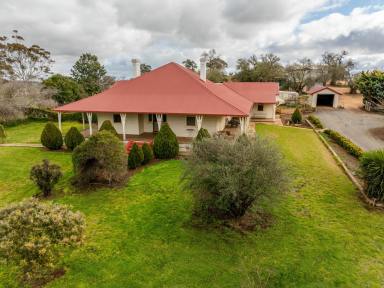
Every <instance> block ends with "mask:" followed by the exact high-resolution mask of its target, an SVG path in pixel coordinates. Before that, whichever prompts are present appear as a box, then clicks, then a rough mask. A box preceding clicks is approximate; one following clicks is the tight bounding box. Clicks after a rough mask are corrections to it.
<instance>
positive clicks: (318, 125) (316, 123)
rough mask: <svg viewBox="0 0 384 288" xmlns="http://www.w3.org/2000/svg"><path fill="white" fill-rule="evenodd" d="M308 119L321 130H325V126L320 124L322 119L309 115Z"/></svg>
mask: <svg viewBox="0 0 384 288" xmlns="http://www.w3.org/2000/svg"><path fill="white" fill-rule="evenodd" d="M307 119H308V121H309V122H311V123H312V124H313V125H315V127H316V128H319V129H323V128H324V126H323V124H322V123H321V122H320V119H319V118H317V117H316V116H313V115H309V116H308V118H307Z"/></svg>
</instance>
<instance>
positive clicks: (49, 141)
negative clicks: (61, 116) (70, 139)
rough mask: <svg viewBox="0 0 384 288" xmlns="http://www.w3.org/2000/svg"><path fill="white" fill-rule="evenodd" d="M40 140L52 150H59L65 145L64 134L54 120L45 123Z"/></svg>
mask: <svg viewBox="0 0 384 288" xmlns="http://www.w3.org/2000/svg"><path fill="white" fill-rule="evenodd" d="M40 140H41V144H43V146H44V147H46V148H48V149H50V150H59V149H60V148H61V147H62V146H63V135H62V134H61V132H60V130H59V128H57V127H56V125H55V124H53V123H52V122H48V123H47V124H46V125H45V127H44V130H43V132H42V133H41V137H40Z"/></svg>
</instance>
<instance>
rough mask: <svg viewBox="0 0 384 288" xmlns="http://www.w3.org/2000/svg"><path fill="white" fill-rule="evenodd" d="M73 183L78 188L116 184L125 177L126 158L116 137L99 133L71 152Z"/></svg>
mask: <svg viewBox="0 0 384 288" xmlns="http://www.w3.org/2000/svg"><path fill="white" fill-rule="evenodd" d="M72 163H73V170H74V174H75V176H74V180H75V181H74V182H75V183H76V184H78V185H80V186H88V185H90V184H92V183H101V184H109V185H111V184H117V183H121V182H122V181H123V180H124V179H125V176H126V169H127V156H126V154H125V152H124V149H123V147H122V145H121V143H120V141H119V139H117V137H116V136H114V135H113V134H112V133H111V132H109V131H99V132H98V133H97V134H96V135H93V136H91V137H89V139H88V141H84V142H83V143H81V144H80V145H79V146H77V147H76V148H75V150H73V153H72Z"/></svg>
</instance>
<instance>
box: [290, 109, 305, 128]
mask: <svg viewBox="0 0 384 288" xmlns="http://www.w3.org/2000/svg"><path fill="white" fill-rule="evenodd" d="M302 120H303V116H301V112H300V110H299V108H298V107H296V109H295V111H294V112H293V114H292V116H291V121H292V123H294V124H300V123H301V121H302Z"/></svg>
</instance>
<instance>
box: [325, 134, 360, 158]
mask: <svg viewBox="0 0 384 288" xmlns="http://www.w3.org/2000/svg"><path fill="white" fill-rule="evenodd" d="M324 133H325V134H327V135H328V136H329V137H330V138H331V139H332V140H334V141H335V142H336V143H337V144H339V145H340V146H341V147H343V148H344V149H345V150H347V152H348V153H349V154H351V155H352V156H355V157H356V158H360V157H361V155H362V154H363V150H362V149H361V148H360V147H359V146H357V145H356V144H355V143H353V142H352V141H351V140H349V139H348V138H346V137H344V136H343V135H341V134H340V133H339V132H336V131H334V130H331V129H327V130H325V131H324Z"/></svg>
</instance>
